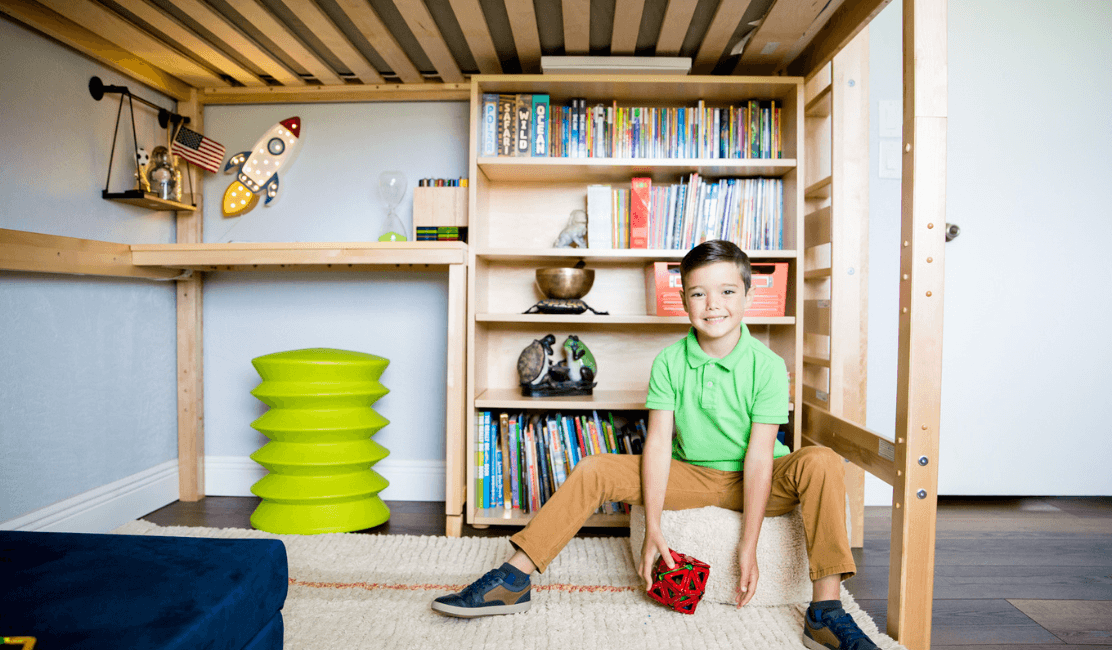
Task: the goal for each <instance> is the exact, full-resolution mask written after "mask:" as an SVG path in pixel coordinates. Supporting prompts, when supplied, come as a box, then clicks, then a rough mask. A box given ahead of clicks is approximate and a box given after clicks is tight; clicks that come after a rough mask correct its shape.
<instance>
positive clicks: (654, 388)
mask: <svg viewBox="0 0 1112 650" xmlns="http://www.w3.org/2000/svg"><path fill="white" fill-rule="evenodd" d="M645 408H649V409H655V410H660V411H672V412H674V413H675V419H676V436H675V438H674V439H673V440H672V458H675V459H676V460H682V461H684V462H688V463H691V464H692V465H699V466H702V467H710V468H712V469H721V470H728V471H741V469H742V465H743V463H744V460H745V450H746V449H748V447H749V434H750V432H751V431H752V428H753V423H754V422H759V423H764V424H784V423H786V422H787V421H788V373H787V367H786V366H785V365H784V360H783V359H781V358H780V357H779V356H778V355H777V354H776V353H775V352H773V351H772V350H769V349H768V348H767V347H766V346H765V345H764V344H763V343H761V342H760V341H758V340H757V339H755V338H753V336H752V335H751V334H750V333H749V328H747V327H746V326H745V324H744V323H743V324H742V326H741V338H740V339H739V340H738V343H737V345H736V346H734V349H733V351H732V352H730V354H728V355H726V357H724V358H722V359H715V358H714V357H712V356H710V355H708V354H707V353H706V352H703V349H702V348H700V347H699V341H698V340H697V339H696V338H695V329H694V328H692V329H691V330H690V331H689V332H688V334H687V337H686V338H684V339H682V340H680V341H677V342H676V343H673V344H672V345H670V346H668V347H666V348H664V350H663V351H662V352H661V353H660V354H658V355H657V356H656V359H655V360H654V361H653V369H652V374H651V375H650V376H649V396H648V399H646V400H645ZM789 451H790V450H789V449H788V448H787V447H785V446H784V444H783V443H781V442H780V441H779V440H777V441H776V446H775V449H774V450H773V453H772V456H773V458H779V457H781V456H786V455H787V454H788V453H789Z"/></svg>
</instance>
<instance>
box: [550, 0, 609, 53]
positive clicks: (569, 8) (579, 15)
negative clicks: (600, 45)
mask: <svg viewBox="0 0 1112 650" xmlns="http://www.w3.org/2000/svg"><path fill="white" fill-rule="evenodd" d="M560 6H561V7H562V9H563V12H562V13H563V14H564V52H565V53H567V54H572V55H575V54H579V55H586V54H590V52H591V0H560ZM615 18H617V17H616V16H615Z"/></svg>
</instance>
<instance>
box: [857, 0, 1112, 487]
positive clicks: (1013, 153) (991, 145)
mask: <svg viewBox="0 0 1112 650" xmlns="http://www.w3.org/2000/svg"><path fill="white" fill-rule="evenodd" d="M901 20H902V17H901V7H900V5H899V4H898V3H893V4H892V5H890V6H889V7H888V8H886V9H885V10H884V11H883V12H882V13H881V15H880V16H878V18H877V19H876V20H874V21H873V23H872V26H871V28H870V30H871V34H870V36H871V38H870V50H871V54H870V65H871V73H872V76H871V79H870V81H871V84H870V90H871V96H872V100H871V111H872V115H873V116H874V117H873V125H872V126H873V134H872V135H873V137H872V154H873V156H872V157H873V158H874V164H873V175H872V177H871V178H870V184H871V193H870V198H871V206H870V219H871V225H870V238H871V239H870V256H871V259H870V263H871V269H870V271H871V273H870V286H869V289H870V296H869V307H870V319H869V401H868V415H869V417H868V425H869V426H870V428H873V429H874V430H876V431H879V432H883V433H886V434H891V432H892V431H893V427H894V424H893V423H894V421H895V393H894V385H895V366H896V362H895V359H896V336H895V333H896V314H897V304H898V303H897V283H898V255H899V253H898V251H899V209H900V198H899V186H898V181H890V180H884V179H878V178H877V176H876V161H875V158H876V154H877V146H878V138H877V130H876V128H877V124H876V115H877V113H878V102H879V101H880V100H897V101H898V100H900V98H901V90H900V87H901V84H902V81H901V78H900V74H901V68H900V61H901V59H900V56H901V55H900V25H901ZM1110 31H1112V3H1108V2H1090V1H1088V0H1059V1H1058V2H1054V3H1051V4H1047V3H1043V2H1035V1H1034V0H1021V1H1016V0H962V1H961V2H950V3H949V120H948V129H949V130H948V138H947V147H948V152H947V198H946V206H947V221H949V222H953V223H957V224H958V225H960V226H961V228H962V234H961V236H960V237H959V238H958V239H956V240H954V241H953V242H951V243H949V244H947V248H946V290H945V293H946V297H945V300H946V308H945V309H946V314H945V332H944V339H943V346H944V349H943V355H944V361H943V377H942V382H943V385H942V430H941V441H940V450H939V452H940V459H939V492H940V494H970V495H1041V494H1058V495H1108V494H1112V472H1109V471H1108V468H1107V464H1108V459H1109V458H1112V436H1110V435H1109V434H1110V433H1112V432H1110V431H1109V426H1108V422H1109V421H1112V406H1110V402H1109V400H1107V399H1106V395H1105V394H1106V392H1107V391H1106V389H1105V387H1104V386H1103V385H1102V384H1101V383H1100V378H1102V377H1105V376H1107V374H1108V371H1107V368H1108V367H1109V365H1110V364H1112V346H1110V345H1109V344H1108V336H1107V334H1106V332H1105V329H1106V328H1105V327H1104V324H1105V323H1106V322H1107V321H1108V320H1109V318H1110V317H1112V311H1110V309H1109V306H1108V304H1107V301H1106V300H1104V297H1105V296H1107V295H1108V286H1109V281H1110V280H1112V271H1110V270H1109V268H1110V267H1109V266H1108V265H1107V263H1106V261H1105V258H1106V257H1107V251H1106V248H1107V242H1108V241H1109V240H1110V238H1112V208H1110V207H1109V202H1108V198H1107V190H1108V187H1109V180H1108V179H1109V178H1112V162H1110V161H1112V158H1110V157H1109V155H1108V152H1109V151H1112V127H1110V126H1109V119H1108V115H1109V108H1108V107H1109V102H1110V100H1112V92H1110V91H1109V88H1112V66H1109V65H1108V62H1109V61H1110V60H1112V39H1109V37H1108V34H1109V32H1110ZM870 479H871V477H870ZM890 492H891V490H890V489H888V488H887V486H884V485H883V484H881V483H880V482H879V481H876V480H875V479H871V480H870V485H869V489H868V490H867V497H868V499H869V502H872V503H877V502H884V503H887V499H889V498H890Z"/></svg>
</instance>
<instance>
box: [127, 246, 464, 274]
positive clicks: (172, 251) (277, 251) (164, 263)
mask: <svg viewBox="0 0 1112 650" xmlns="http://www.w3.org/2000/svg"><path fill="white" fill-rule="evenodd" d="M464 251H465V246H464V245H463V244H461V243H454V242H405V243H402V244H399V243H397V242H389V243H381V242H368V243H357V242H340V243H329V242H319V243H318V242H307V243H251V242H237V243H234V244H202V243H195V242H183V243H180V244H145V245H133V246H132V247H131V256H132V259H133V260H134V262H135V264H137V265H139V266H161V267H167V268H174V269H202V270H207V269H210V268H212V267H225V266H233V267H242V268H246V269H250V268H259V269H263V268H267V269H268V270H273V269H274V267H277V268H288V269H290V270H298V269H300V268H302V267H305V266H321V267H325V268H328V265H332V266H333V267H334V270H337V271H341V270H344V269H345V268H347V267H349V266H367V265H377V266H384V265H395V264H424V265H432V266H443V265H450V264H463V263H464V258H465V252H464Z"/></svg>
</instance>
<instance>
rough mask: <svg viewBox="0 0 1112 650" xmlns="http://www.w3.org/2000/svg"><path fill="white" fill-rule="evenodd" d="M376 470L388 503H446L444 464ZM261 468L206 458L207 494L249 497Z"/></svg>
mask: <svg viewBox="0 0 1112 650" xmlns="http://www.w3.org/2000/svg"><path fill="white" fill-rule="evenodd" d="M374 470H375V471H376V472H378V473H379V474H381V475H382V476H383V478H385V479H386V480H387V481H390V487H388V488H386V489H385V490H383V491H382V493H381V494H380V495H379V496H381V497H382V498H383V499H385V500H387V501H443V500H444V474H445V465H444V461H442V460H390V459H389V458H386V459H384V460H381V461H379V462H377V463H375V466H374ZM266 473H267V472H266V470H265V469H263V467H262V466H261V465H259V464H258V463H256V462H255V461H253V460H251V459H250V458H248V457H246V456H205V494H206V495H208V496H225V497H249V496H252V494H251V486H252V485H254V484H255V483H256V482H257V481H258V480H259V479H261V478H262V477H264V476H266Z"/></svg>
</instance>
